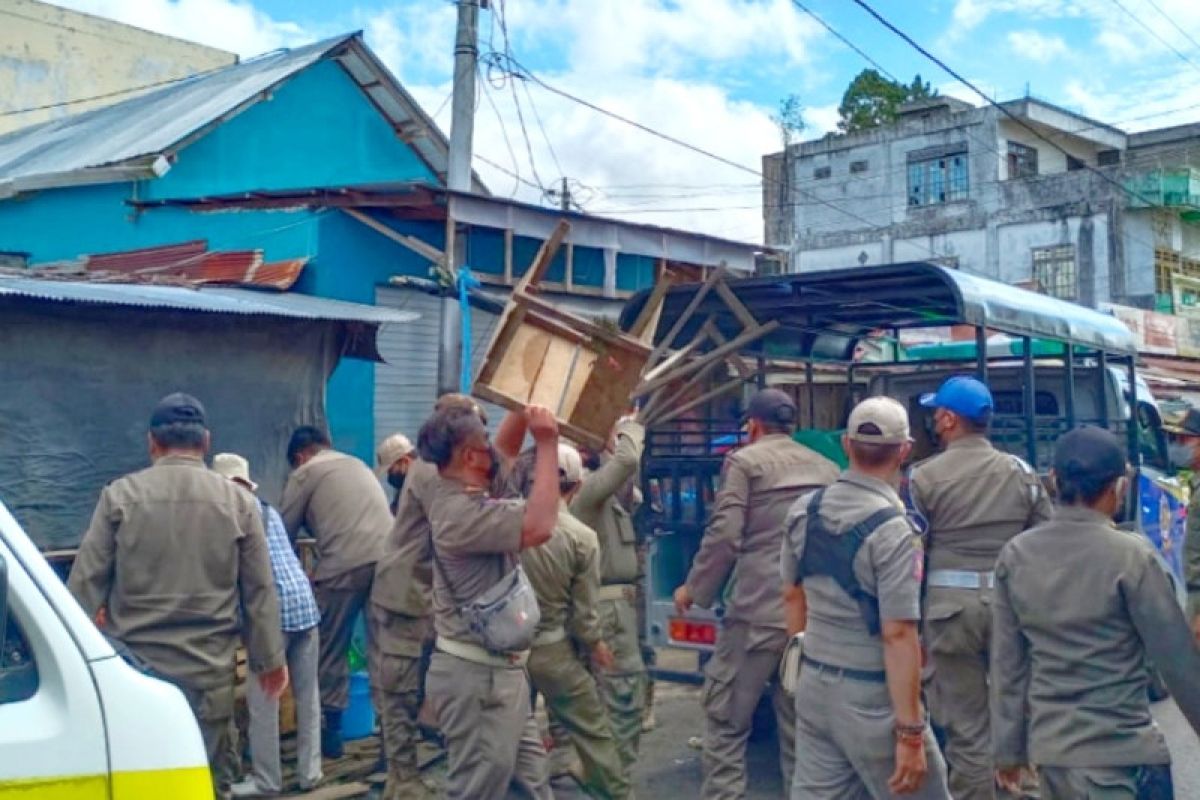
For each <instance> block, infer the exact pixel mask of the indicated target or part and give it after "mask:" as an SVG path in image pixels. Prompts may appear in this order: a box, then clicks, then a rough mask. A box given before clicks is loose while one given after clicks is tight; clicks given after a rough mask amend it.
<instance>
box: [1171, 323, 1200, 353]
mask: <svg viewBox="0 0 1200 800" xmlns="http://www.w3.org/2000/svg"><path fill="white" fill-rule="evenodd" d="M1175 323H1176V324H1175V340H1176V345H1177V351H1178V352H1177V354H1178V355H1181V356H1184V357H1185V358H1200V318H1197V317H1193V318H1191V319H1189V318H1187V317H1176V318H1175Z"/></svg>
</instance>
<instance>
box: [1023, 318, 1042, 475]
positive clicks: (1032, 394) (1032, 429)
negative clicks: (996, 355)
mask: <svg viewBox="0 0 1200 800" xmlns="http://www.w3.org/2000/svg"><path fill="white" fill-rule="evenodd" d="M1021 346H1022V347H1023V348H1024V350H1025V403H1024V405H1025V437H1026V442H1025V455H1026V457H1027V458H1028V460H1029V465H1030V466H1031V467H1033V468H1034V469H1037V467H1038V458H1037V392H1036V390H1035V387H1034V385H1033V381H1034V377H1035V375H1034V369H1033V339H1031V338H1030V337H1028V336H1022V337H1021Z"/></svg>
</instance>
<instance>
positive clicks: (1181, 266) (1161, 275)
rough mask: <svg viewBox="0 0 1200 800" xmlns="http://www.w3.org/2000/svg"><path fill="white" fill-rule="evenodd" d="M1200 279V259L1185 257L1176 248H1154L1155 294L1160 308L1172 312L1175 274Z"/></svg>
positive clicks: (1157, 306) (1156, 302)
mask: <svg viewBox="0 0 1200 800" xmlns="http://www.w3.org/2000/svg"><path fill="white" fill-rule="evenodd" d="M1176 273H1177V274H1179V275H1185V276H1187V277H1189V278H1196V279H1197V280H1200V259H1195V258H1184V257H1183V255H1182V254H1180V253H1179V252H1178V251H1176V250H1167V249H1166V248H1163V247H1156V248H1155V249H1154V294H1155V306H1156V308H1157V309H1158V310H1161V311H1168V312H1170V311H1171V310H1172V308H1173V306H1174V295H1173V284H1172V281H1171V276H1172V275H1173V274H1176Z"/></svg>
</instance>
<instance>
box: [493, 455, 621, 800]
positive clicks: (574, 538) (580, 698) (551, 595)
mask: <svg viewBox="0 0 1200 800" xmlns="http://www.w3.org/2000/svg"><path fill="white" fill-rule="evenodd" d="M534 455H535V454H534V451H533V450H528V451H526V452H525V453H523V454H522V455H521V456H520V457H519V458H517V460H516V463H515V464H514V466H513V470H512V476H511V481H510V489H511V493H512V494H515V495H517V496H520V497H528V496H529V493H530V491H531V490H532V488H533V481H532V477H533V466H534ZM582 482H583V459H582V458H580V456H579V451H578V450H576V449H575V448H574V447H572V446H571V445H569V444H565V443H562V442H560V443H559V445H558V491H559V497H560V500H559V506H558V520H557V522H556V523H555V525H554V533H553V535H551V537H550V541H548V542H546V543H545V544H544V545H542V546H541V547H534V548H530V549H527V550H523V551H521V565H522V566H523V567H525V572H526V574H528V576H529V582H530V583H531V584H533V589H534V592H535V593H536V594H537V601H538V608H539V609H540V610H541V612H542V618H541V621H540V622H539V623H538V627H537V634H536V638H535V639H534V640H533V647H532V649H531V650H530V652H529V663H528V665H527V666H528V669H529V681H530V683H531V684H533V688H534V690H535V691H537V692H539V693H541V695H542V697H543V698H545V700H546V710H547V712H548V713H549V714H551V715H552V717H553V718H554V719H555V720H557V721H558V722H559V723H561V724H562V726H563V727H564V728H565V729H566V731H567V734H568V735H569V740H570V743H571V744H573V745H574V748H575V751H576V752H578V753H579V758H580V762H581V763H582V766H583V781H582V782H583V788H584V791H585V792H587V793H588V795H589V796H592V797H605V798H612V800H622V799H623V798H626V797H629V796H630V783H629V778H628V775H627V774H626V772H625V770H624V769H623V767H622V764H621V759H620V756H619V755H618V754H617V743H616V739H615V738H614V737H613V732H612V727H611V725H610V724H609V719H608V712H607V711H606V709H605V707H604V702H603V701H602V700H601V698H600V692H599V690H598V689H597V687H596V680H595V678H593V677H592V674H591V673H590V672H589V671H588V668H587V666H586V664H585V661H584V660H583V659H587V660H588V661H590V662H591V663H592V664H594V665H595V667H596V669H597V670H598V671H600V672H603V671H606V670H610V669H612V668H613V665H614V664H613V653H612V650H611V649H609V646H608V644H607V643H606V642H605V641H604V633H603V630H602V628H601V624H600V615H599V613H598V611H597V607H596V605H597V603H596V595H597V594H598V593H599V591H600V557H599V549H600V545H599V542H598V541H597V539H596V532H595V531H593V530H592V529H591V528H589V527H588V526H586V525H584V524H583V523H582V522H580V521H579V520H577V519H576V518H575V517H574V516H572V515H571V512H570V510H569V509H568V505H569V504H570V502H571V499H572V497H574V495H575V494H577V493H578V491H579V486H580V484H581V483H582ZM580 654H583V657H582V658H581V656H580Z"/></svg>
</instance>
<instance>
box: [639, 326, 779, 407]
mask: <svg viewBox="0 0 1200 800" xmlns="http://www.w3.org/2000/svg"><path fill="white" fill-rule="evenodd" d="M778 327H779V320H777V319H773V320H771V321H770V322H767V323H766V324H764V325H759V326H758V327H757V328H752V329H750V330H747V331H745V332H743V333H742V334H741V335H739V336H736V337H734V338H733V339H731V340H730V341H728V342H726V343H725V344H723V345H721V346H720V347H718V348H716V349H715V350H710V351H708V352H707V353H705V354H704V355H703V356H701V357H700V358H698V359H696V360H695V361H691V362H689V363H688V364H685V365H684V366H683V367H681V368H680V369H678V370H674V371H672V372H671V373H670V374H667V375H661V376H659V377H657V378H655V379H654V380H652V381H647V382H645V383H643V384H642V385H641V386H640V387H638V391H639V392H640V393H641V394H646V393H647V392H651V391H653V390H655V389H657V388H659V387H660V386H665V385H666V384H668V383H670V382H671V381H674V380H678V379H680V378H682V377H683V376H684V375H685V374H687V373H688V372H691V371H692V370H698V369H700V368H702V367H704V366H707V365H708V364H709V363H711V362H713V361H718V360H721V359H723V358H725V356H727V355H729V354H730V353H733V352H736V351H737V350H740V349H741V348H743V347H745V346H746V345H748V344H750V343H751V342H753V341H756V340H758V339H761V338H762V337H764V336H766V335H767V334H768V333H770V332H771V331H773V330H775V329H776V328H778Z"/></svg>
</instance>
